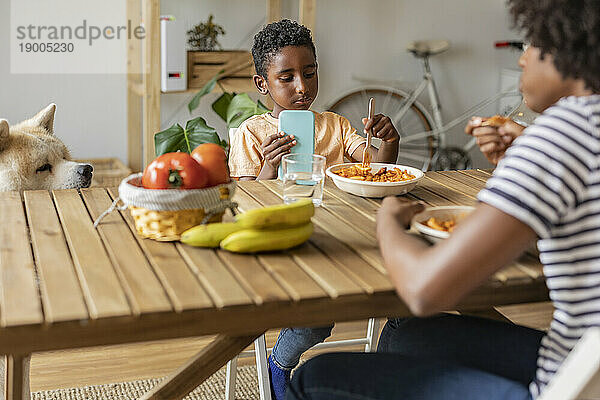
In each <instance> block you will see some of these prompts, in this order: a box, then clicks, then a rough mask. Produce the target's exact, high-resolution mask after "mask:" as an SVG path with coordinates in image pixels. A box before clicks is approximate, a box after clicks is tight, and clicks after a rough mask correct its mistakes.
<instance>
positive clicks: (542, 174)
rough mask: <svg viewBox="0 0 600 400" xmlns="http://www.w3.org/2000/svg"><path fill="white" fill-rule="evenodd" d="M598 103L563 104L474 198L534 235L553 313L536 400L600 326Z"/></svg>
mask: <svg viewBox="0 0 600 400" xmlns="http://www.w3.org/2000/svg"><path fill="white" fill-rule="evenodd" d="M599 164H600V95H594V96H587V97H566V98H563V99H561V100H560V101H558V102H557V103H556V104H555V105H553V106H552V107H550V108H548V109H547V110H546V111H545V112H544V113H543V114H542V115H541V116H539V117H538V118H537V119H536V121H535V124H534V125H532V126H530V127H529V128H527V129H526V130H525V131H524V133H523V135H522V136H521V137H519V138H517V139H516V140H515V141H514V143H513V145H512V146H511V147H510V148H509V149H508V150H507V152H506V155H505V156H504V158H503V159H502V160H501V162H500V163H499V165H498V168H496V170H495V171H494V174H493V176H492V178H490V179H489V181H488V183H487V185H486V188H485V189H484V190H482V191H481V193H480V194H479V196H478V197H479V200H480V201H482V202H485V203H487V204H489V205H491V206H493V207H495V208H497V209H499V210H501V211H503V212H505V213H507V214H510V215H512V216H513V217H515V218H517V219H519V220H520V221H522V222H523V223H525V224H527V225H528V226H529V227H531V228H532V229H533V230H534V231H535V232H536V233H537V235H538V237H539V240H538V242H537V244H538V249H539V250H540V261H541V262H542V264H543V265H544V275H545V278H546V284H547V286H548V289H549V291H550V298H551V299H552V302H553V304H554V307H555V311H554V316H553V320H552V323H551V325H550V329H549V331H548V332H547V334H546V335H545V336H544V338H543V339H542V342H541V345H540V348H539V351H538V360H537V371H536V376H535V379H534V381H533V382H531V384H530V386H529V389H530V391H531V394H532V396H533V397H534V398H536V397H538V396H539V394H540V392H541V391H542V390H543V389H544V387H545V386H546V385H547V384H548V382H549V381H550V379H551V378H552V376H553V374H554V373H555V372H556V371H557V369H558V368H559V366H560V365H561V363H562V362H563V360H564V359H565V357H566V356H567V354H568V353H569V351H571V349H572V348H573V346H574V345H575V343H576V342H577V340H579V338H580V337H581V336H582V334H583V332H584V330H585V329H586V328H589V327H592V326H600V169H599Z"/></svg>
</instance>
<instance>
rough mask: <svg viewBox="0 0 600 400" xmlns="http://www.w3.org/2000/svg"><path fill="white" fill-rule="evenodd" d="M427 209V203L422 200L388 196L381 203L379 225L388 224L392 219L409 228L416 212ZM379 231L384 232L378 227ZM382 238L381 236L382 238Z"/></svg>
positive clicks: (378, 217)
mask: <svg viewBox="0 0 600 400" xmlns="http://www.w3.org/2000/svg"><path fill="white" fill-rule="evenodd" d="M424 209H425V205H424V204H423V203H422V202H420V201H413V200H407V199H404V198H401V197H393V196H390V197H386V198H385V199H383V202H382V203H381V207H380V208H379V212H378V213H377V227H378V228H380V227H382V226H383V225H387V224H389V223H390V221H394V222H395V223H396V224H398V225H401V226H402V228H405V229H406V228H408V226H409V225H410V221H411V219H412V217H413V216H414V215H415V214H418V213H420V212H421V211H423V210H424ZM377 232H378V233H379V232H382V230H381V229H377ZM380 240H381V238H380Z"/></svg>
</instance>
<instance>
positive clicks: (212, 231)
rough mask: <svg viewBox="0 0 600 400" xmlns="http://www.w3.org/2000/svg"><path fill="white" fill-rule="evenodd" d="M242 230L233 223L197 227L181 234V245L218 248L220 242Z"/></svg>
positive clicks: (238, 225)
mask: <svg viewBox="0 0 600 400" xmlns="http://www.w3.org/2000/svg"><path fill="white" fill-rule="evenodd" d="M241 229H243V228H242V226H240V224H238V223H235V222H224V223H213V224H207V225H198V226H195V227H193V228H190V229H188V230H187V231H185V232H183V233H182V234H181V238H180V239H179V240H180V241H181V242H182V243H185V244H189V245H190V246H196V247H219V243H221V240H223V239H225V238H226V237H227V236H229V235H231V234H232V233H234V232H237V231H239V230H241Z"/></svg>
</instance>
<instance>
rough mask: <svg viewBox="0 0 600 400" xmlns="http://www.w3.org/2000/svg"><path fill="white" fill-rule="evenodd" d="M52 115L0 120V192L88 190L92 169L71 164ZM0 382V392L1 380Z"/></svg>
mask: <svg viewBox="0 0 600 400" xmlns="http://www.w3.org/2000/svg"><path fill="white" fill-rule="evenodd" d="M55 112H56V105H55V104H50V105H49V106H48V107H46V108H44V109H43V110H42V111H40V112H39V113H37V114H36V115H35V116H34V117H33V118H30V119H28V120H26V121H23V122H21V123H19V124H17V125H13V126H9V125H8V121H7V120H5V119H0V191H9V190H19V191H21V190H37V189H42V190H53V189H75V188H83V187H89V186H90V183H91V182H92V170H93V169H92V166H91V165H90V164H83V163H78V162H74V161H71V155H70V154H69V150H68V149H67V147H66V146H65V145H64V143H63V142H61V141H60V140H59V139H58V138H57V137H56V136H54V114H55ZM29 363H30V357H26V358H25V359H24V360H23V369H24V377H25V387H24V391H25V393H24V396H25V397H24V398H29ZM3 372H4V357H1V358H0V375H2V374H3ZM0 381H2V383H1V384H0V389H2V387H3V386H4V385H3V383H4V379H0ZM3 392H4V390H2V393H3Z"/></svg>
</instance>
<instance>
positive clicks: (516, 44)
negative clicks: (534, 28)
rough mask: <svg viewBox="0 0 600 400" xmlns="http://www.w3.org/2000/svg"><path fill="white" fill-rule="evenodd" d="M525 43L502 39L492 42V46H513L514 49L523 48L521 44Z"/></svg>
mask: <svg viewBox="0 0 600 400" xmlns="http://www.w3.org/2000/svg"><path fill="white" fill-rule="evenodd" d="M524 45H525V43H523V42H519V41H503V42H494V47H496V48H500V47H513V48H515V49H519V50H523V46H524Z"/></svg>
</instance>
